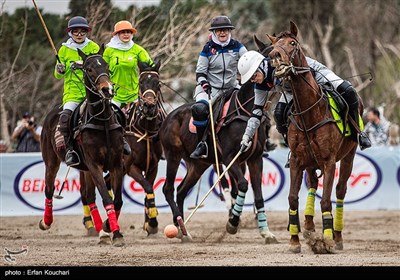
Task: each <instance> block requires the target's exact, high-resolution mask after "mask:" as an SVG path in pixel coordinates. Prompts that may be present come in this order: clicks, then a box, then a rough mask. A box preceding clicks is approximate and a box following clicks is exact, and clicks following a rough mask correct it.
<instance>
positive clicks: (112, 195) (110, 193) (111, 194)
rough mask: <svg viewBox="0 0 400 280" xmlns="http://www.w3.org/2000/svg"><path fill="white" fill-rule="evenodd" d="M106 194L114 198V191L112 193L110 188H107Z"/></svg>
mask: <svg viewBox="0 0 400 280" xmlns="http://www.w3.org/2000/svg"><path fill="white" fill-rule="evenodd" d="M108 194H109V195H110V196H111V198H112V199H114V193H113V191H112V190H109V191H108Z"/></svg>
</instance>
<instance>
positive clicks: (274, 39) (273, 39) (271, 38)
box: [267, 34, 276, 44]
mask: <svg viewBox="0 0 400 280" xmlns="http://www.w3.org/2000/svg"><path fill="white" fill-rule="evenodd" d="M267 37H268V39H270V40H271V42H272V44H273V43H274V42H275V41H276V37H275V36H272V35H269V34H267Z"/></svg>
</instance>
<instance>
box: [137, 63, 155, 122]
mask: <svg viewBox="0 0 400 280" xmlns="http://www.w3.org/2000/svg"><path fill="white" fill-rule="evenodd" d="M145 75H148V76H149V77H151V76H155V77H156V78H159V74H158V72H156V71H143V72H141V73H140V75H139V83H140V79H141V78H142V77H143V76H145ZM149 94H150V95H151V97H150V98H149V97H146V96H148V95H149ZM159 95H160V90H159V88H158V89H157V90H154V89H152V88H148V89H146V90H145V91H144V92H142V90H141V89H140V87H139V110H140V111H141V112H142V111H143V106H144V104H149V105H154V106H157V103H158V102H159ZM157 116H158V112H157V113H156V114H155V115H154V116H147V115H146V116H145V117H146V119H147V120H152V119H155V118H157Z"/></svg>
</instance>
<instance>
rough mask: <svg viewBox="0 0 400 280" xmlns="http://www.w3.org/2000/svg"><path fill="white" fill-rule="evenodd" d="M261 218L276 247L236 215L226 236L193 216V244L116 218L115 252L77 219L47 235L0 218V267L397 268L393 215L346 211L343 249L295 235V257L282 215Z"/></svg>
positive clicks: (212, 216) (398, 244) (399, 238)
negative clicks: (120, 239) (320, 248)
mask: <svg viewBox="0 0 400 280" xmlns="http://www.w3.org/2000/svg"><path fill="white" fill-rule="evenodd" d="M188 214H189V213H188ZM188 214H186V215H188ZM300 214H301V216H300V217H301V220H303V216H302V215H303V213H300ZM267 216H268V223H269V228H270V230H271V231H272V232H273V233H274V234H275V236H276V237H277V239H278V241H279V243H278V244H273V245H267V244H264V239H263V238H262V237H261V236H260V234H259V232H258V229H257V228H256V222H255V220H254V214H253V213H251V212H245V213H243V216H242V222H241V228H240V230H239V231H238V233H237V234H236V235H230V234H228V233H226V231H225V224H226V221H227V213H201V212H200V211H199V212H198V213H196V214H195V215H194V216H193V218H192V219H191V220H190V221H189V222H188V224H187V227H188V230H189V231H190V233H191V235H192V237H193V242H192V243H182V242H181V241H180V240H179V239H177V238H173V239H168V238H166V237H165V236H164V235H163V229H164V227H165V226H166V225H167V224H170V223H171V220H172V216H171V214H160V215H159V223H160V225H159V232H158V234H156V235H155V236H152V237H147V236H146V233H145V232H144V231H143V230H142V224H143V216H142V215H133V214H125V215H124V214H123V215H122V217H121V219H120V226H121V232H122V233H123V235H124V238H125V243H126V245H125V246H124V247H120V248H118V247H113V246H111V245H99V244H98V242H99V239H98V237H87V236H85V229H84V227H83V225H82V224H81V217H80V216H55V219H54V223H53V226H52V228H51V229H50V230H48V231H41V230H40V229H39V227H38V222H39V220H40V218H41V217H1V220H0V241H1V247H2V248H1V251H2V254H3V255H2V259H1V261H0V266H135V267H140V266H270V267H275V266H291V267H292V266H399V265H400V253H399V252H400V235H399V232H400V211H375V212H372V211H370V212H366V211H352V212H345V229H344V231H343V238H344V250H343V251H336V253H335V254H329V255H316V254H314V253H313V252H312V251H311V249H310V248H308V246H307V244H306V242H305V240H304V238H303V237H302V236H301V243H302V251H301V253H299V254H293V253H290V252H289V251H288V249H289V245H288V242H289V238H290V236H289V233H288V231H286V227H287V220H288V215H287V213H286V212H269V213H267ZM316 217H317V218H316V219H315V223H316V226H317V230H321V227H322V226H321V219H320V218H319V217H320V215H317V216H316ZM24 248H27V252H25V253H23V254H19V255H13V257H14V261H13V262H11V261H10V260H9V259H8V258H7V260H6V258H5V253H6V249H7V250H9V251H13V252H16V251H20V250H22V249H24ZM88 256H90V257H88ZM3 268H4V267H3Z"/></svg>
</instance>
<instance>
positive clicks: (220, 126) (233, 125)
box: [159, 83, 276, 243]
mask: <svg viewBox="0 0 400 280" xmlns="http://www.w3.org/2000/svg"><path fill="white" fill-rule="evenodd" d="M230 92H231V96H230V98H226V99H227V100H228V99H229V100H230V103H228V105H226V106H228V107H226V108H228V109H227V113H226V115H224V116H222V118H221V117H215V127H216V131H217V133H216V142H217V143H218V144H217V146H218V147H217V152H218V159H219V160H220V163H223V164H225V166H228V165H229V164H230V163H231V162H232V160H233V159H234V158H235V157H236V158H237V154H238V153H239V150H240V146H241V145H240V142H241V139H242V135H243V134H244V131H245V129H246V126H247V120H248V119H249V118H250V116H251V113H250V112H251V110H252V107H253V103H254V91H253V85H252V84H250V83H247V84H245V85H243V86H242V87H241V89H240V90H239V91H233V92H232V91H230ZM193 104H194V103H187V104H183V105H181V106H180V107H178V108H176V109H175V110H173V111H172V112H171V113H169V114H168V116H167V117H166V119H165V120H164V122H163V124H162V125H161V128H160V132H159V137H160V140H161V143H162V146H163V150H164V153H165V158H166V161H167V170H166V181H165V183H164V185H163V193H164V195H165V198H166V200H167V202H168V204H169V206H170V208H171V210H172V214H173V223H174V224H175V225H176V226H178V227H179V230H180V231H179V233H180V234H179V235H178V237H179V238H182V241H191V240H192V238H191V236H190V234H188V232H187V231H186V228H185V226H184V223H183V218H184V216H183V214H184V199H185V197H186V195H187V194H188V192H189V191H190V190H191V189H192V188H193V186H194V185H195V184H196V182H197V181H198V179H199V178H200V176H201V175H202V174H203V173H204V171H205V170H206V169H207V168H208V167H209V166H211V165H213V164H214V163H215V156H214V145H213V142H212V141H211V139H212V136H209V137H208V140H207V141H208V147H209V153H208V157H207V158H204V159H192V158H190V154H191V153H192V152H193V150H194V149H195V148H196V145H197V138H196V134H195V133H191V132H190V131H189V122H190V121H191V117H192V111H191V106H192V105H193ZM216 105H217V102H216V103H215V105H214V107H217V106H216ZM213 111H216V110H213ZM214 116H217V114H216V113H214ZM264 129H265V126H264V125H261V126H260V128H259V129H258V130H257V132H256V135H255V138H254V139H257V141H253V145H252V147H251V148H250V149H249V150H248V151H246V152H245V153H242V154H241V155H240V156H239V157H238V159H237V160H236V161H234V162H233V163H232V165H231V168H230V169H229V170H228V172H229V176H230V178H231V183H232V181H235V182H236V184H237V188H238V195H237V198H236V201H235V205H234V206H233V209H232V211H231V214H230V217H229V220H228V222H227V224H226V230H227V232H228V233H230V234H235V233H236V232H237V230H238V227H239V222H240V215H241V213H242V210H243V205H244V199H245V195H246V192H247V190H248V182H247V180H246V179H245V177H244V173H245V169H246V164H247V166H248V169H249V173H250V180H251V185H252V188H253V192H254V199H255V206H256V208H257V218H258V227H259V231H260V234H261V236H262V237H263V238H265V242H266V243H275V242H276V238H275V236H274V235H273V234H272V233H271V232H270V231H269V229H268V224H267V218H266V214H265V209H264V200H263V196H262V190H261V179H262V167H263V159H262V157H263V147H264V144H265V132H264ZM182 159H183V160H184V162H185V164H186V169H187V172H186V175H185V177H184V179H183V180H182V182H181V183H180V184H179V185H178V187H177V195H176V202H175V200H174V191H175V187H174V182H175V178H176V174H177V171H178V167H179V165H180V162H181V160H182Z"/></svg>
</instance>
